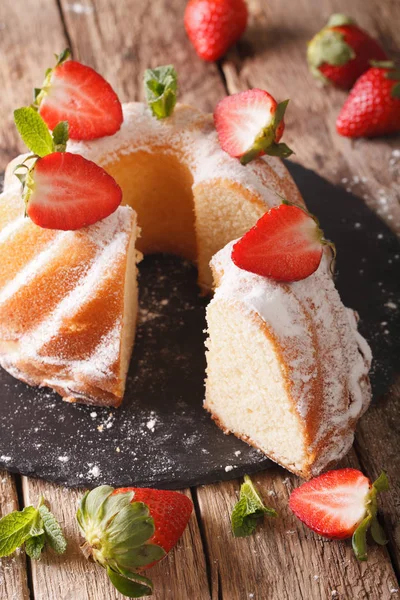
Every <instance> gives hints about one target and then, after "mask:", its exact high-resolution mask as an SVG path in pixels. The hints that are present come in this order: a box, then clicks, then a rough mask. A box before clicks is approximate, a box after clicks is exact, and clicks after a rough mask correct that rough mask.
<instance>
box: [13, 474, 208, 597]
mask: <svg viewBox="0 0 400 600" xmlns="http://www.w3.org/2000/svg"><path fill="white" fill-rule="evenodd" d="M23 492H24V499H25V503H26V504H35V503H36V502H37V500H38V498H39V496H40V495H41V494H44V495H45V498H46V501H47V503H48V506H49V507H50V509H51V510H52V512H53V513H54V514H55V516H56V517H57V519H58V521H59V522H60V524H61V525H62V527H63V530H64V533H65V535H66V538H67V541H68V547H67V552H66V553H65V554H64V555H62V556H57V555H56V554H55V553H53V552H52V551H51V550H48V551H46V552H44V553H43V557H42V559H41V560H40V561H32V580H33V586H34V590H35V600H49V599H50V598H51V599H52V600H64V599H65V600H67V598H68V599H69V598H73V599H74V600H75V599H76V600H78V598H79V600H104V599H107V600H123V598H124V596H122V595H121V594H119V593H118V592H116V590H115V589H114V588H113V586H112V585H111V584H110V583H109V581H108V579H107V576H106V574H105V572H104V570H103V569H102V568H101V567H98V566H97V565H95V564H94V563H90V562H88V561H87V560H86V559H85V558H84V557H83V555H82V553H81V551H80V548H79V546H80V543H81V542H82V539H81V538H80V535H79V531H78V526H77V523H76V519H75V513H76V508H77V504H78V500H79V498H80V497H81V496H82V494H83V493H84V490H71V489H66V488H61V487H60V486H57V485H53V484H49V483H45V482H43V481H40V480H37V479H28V478H27V477H23ZM185 493H186V494H187V495H188V496H189V497H190V491H189V490H186V491H185ZM149 576H150V577H151V579H152V581H153V584H154V594H153V596H151V598H154V600H157V599H158V600H164V599H171V600H172V599H173V600H177V599H178V598H179V599H180V598H182V599H183V598H196V600H207V599H208V598H209V592H208V583H207V576H206V568H205V561H204V554H203V549H202V544H201V538H200V533H199V529H198V524H197V519H196V515H195V513H193V515H192V517H191V520H190V523H189V525H188V527H187V528H186V530H185V532H184V534H183V536H182V538H181V539H180V540H179V542H178V544H177V546H176V547H175V548H174V550H172V551H171V552H170V554H169V555H168V556H167V557H166V558H165V559H164V560H163V561H162V563H160V564H159V565H156V566H155V567H154V568H153V569H151V571H149Z"/></svg>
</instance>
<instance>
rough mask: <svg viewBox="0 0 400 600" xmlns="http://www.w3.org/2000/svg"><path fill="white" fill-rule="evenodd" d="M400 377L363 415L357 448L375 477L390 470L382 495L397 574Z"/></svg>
mask: <svg viewBox="0 0 400 600" xmlns="http://www.w3.org/2000/svg"><path fill="white" fill-rule="evenodd" d="M399 440H400V377H398V378H397V380H396V382H395V383H394V384H393V386H392V388H391V389H390V391H389V392H388V393H387V394H386V396H385V397H384V398H382V399H381V400H380V401H379V403H378V404H377V405H376V406H372V407H371V408H370V409H369V410H368V411H367V412H366V414H365V415H364V417H363V418H362V420H361V422H360V424H359V427H358V430H357V436H356V443H355V449H356V452H357V455H358V457H359V460H360V462H361V465H362V467H363V470H364V471H365V472H366V473H368V474H369V476H370V477H371V478H372V479H375V478H376V477H378V476H379V474H380V473H381V471H382V470H384V471H386V473H387V475H388V477H389V481H390V493H388V494H382V496H381V499H380V502H381V507H382V510H383V514H384V516H385V529H386V533H387V535H388V538H389V551H390V554H391V557H392V560H393V563H394V565H395V568H396V571H397V573H400V478H399V474H400V455H399Z"/></svg>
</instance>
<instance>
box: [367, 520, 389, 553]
mask: <svg viewBox="0 0 400 600" xmlns="http://www.w3.org/2000/svg"><path fill="white" fill-rule="evenodd" d="M371 535H372V538H373V540H374V542H376V543H377V544H379V545H380V546H385V544H387V543H388V541H389V540H388V539H387V537H386V534H385V530H384V529H383V527H382V525H381V524H380V523H379V521H378V519H377V518H376V517H375V518H374V519H372V521H371Z"/></svg>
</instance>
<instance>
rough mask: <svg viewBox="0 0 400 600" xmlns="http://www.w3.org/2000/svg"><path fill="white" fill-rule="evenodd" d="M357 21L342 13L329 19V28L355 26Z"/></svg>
mask: <svg viewBox="0 0 400 600" xmlns="http://www.w3.org/2000/svg"><path fill="white" fill-rule="evenodd" d="M355 23H356V22H355V20H354V19H352V18H351V17H348V16H347V15H344V14H342V13H335V14H333V15H331V16H330V17H329V19H328V23H327V25H326V26H327V27H340V26H342V25H355Z"/></svg>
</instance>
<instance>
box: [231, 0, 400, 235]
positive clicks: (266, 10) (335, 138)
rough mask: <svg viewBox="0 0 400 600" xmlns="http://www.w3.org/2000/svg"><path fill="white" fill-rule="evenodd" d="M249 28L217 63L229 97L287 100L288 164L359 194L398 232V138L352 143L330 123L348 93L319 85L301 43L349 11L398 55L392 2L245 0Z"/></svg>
mask: <svg viewBox="0 0 400 600" xmlns="http://www.w3.org/2000/svg"><path fill="white" fill-rule="evenodd" d="M248 5H249V10H250V23H249V27H248V29H247V32H246V33H245V35H244V37H243V38H242V40H241V41H240V42H239V44H238V45H237V47H236V48H234V49H233V50H232V51H231V52H230V53H229V54H228V56H227V58H226V59H225V60H223V61H222V68H223V72H224V74H225V77H226V83H227V86H228V89H229V92H230V93H234V92H237V91H241V90H244V89H247V88H251V87H261V88H263V89H267V90H268V91H270V92H271V93H272V94H273V95H274V96H276V98H277V99H278V100H283V99H285V98H290V104H289V107H288V110H287V116H286V117H285V122H286V130H285V139H284V141H285V142H286V143H287V144H288V145H289V146H290V147H291V148H292V149H293V150H294V151H295V155H294V156H293V157H292V158H293V160H295V161H298V162H300V163H301V164H302V165H304V166H305V167H309V168H311V169H314V170H315V171H317V173H318V174H319V175H321V176H322V177H326V178H327V179H329V180H330V181H332V182H334V183H337V184H339V185H342V186H344V187H346V188H350V189H351V190H352V191H354V193H356V194H357V195H359V196H361V197H364V198H365V200H366V202H367V204H368V205H369V206H371V207H372V208H374V209H375V210H377V212H378V214H380V216H381V217H382V219H384V220H386V222H387V223H388V225H389V226H390V227H392V228H393V229H396V231H398V232H400V204H399V201H400V159H399V157H397V158H396V156H394V155H393V151H394V150H397V149H399V148H400V141H399V136H398V135H395V136H391V137H386V138H380V139H375V140H362V139H360V140H350V139H347V138H344V137H341V136H339V135H338V134H337V133H336V128H335V123H336V118H337V115H338V114H339V112H340V109H341V106H342V105H343V103H344V101H345V99H346V92H343V91H340V90H337V89H334V88H333V87H329V86H327V87H326V88H320V87H318V85H317V83H316V81H315V80H314V78H313V77H312V75H311V74H310V72H309V70H308V67H307V61H306V45H307V41H308V40H310V39H311V38H312V37H313V35H314V34H315V33H316V31H318V30H319V29H320V28H321V27H322V26H323V25H324V24H325V23H326V21H327V19H328V17H329V15H330V14H332V13H333V12H344V13H347V12H349V13H351V16H352V17H354V18H356V19H357V21H358V22H359V24H360V26H362V27H364V28H365V29H366V30H368V31H369V32H370V33H371V34H372V35H376V36H377V37H378V38H380V39H381V41H382V42H383V44H384V46H385V47H386V49H387V51H388V52H390V53H391V54H392V55H394V56H395V57H396V56H397V58H398V57H399V52H400V30H399V27H398V23H399V22H400V2H398V0H385V1H384V2H381V1H380V0H368V2H366V0H353V1H352V2H351V3H350V4H349V2H346V0H319V1H318V2H315V1H314V2H312V1H310V0H298V1H296V2H295V3H294V2H291V3H289V5H288V4H287V3H286V4H284V3H282V1H281V0H268V2H265V1H264V0H248Z"/></svg>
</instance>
